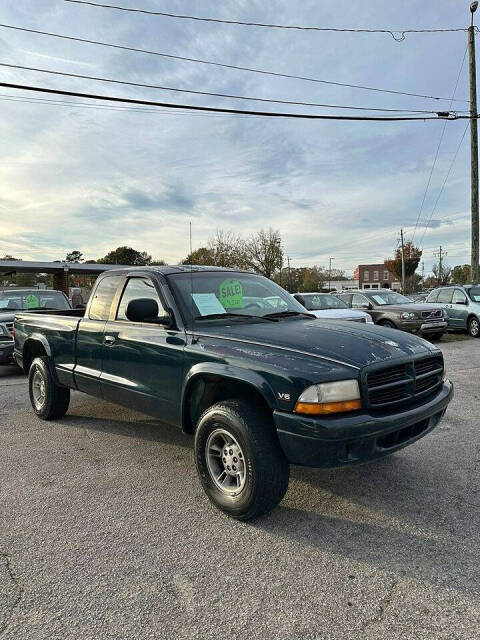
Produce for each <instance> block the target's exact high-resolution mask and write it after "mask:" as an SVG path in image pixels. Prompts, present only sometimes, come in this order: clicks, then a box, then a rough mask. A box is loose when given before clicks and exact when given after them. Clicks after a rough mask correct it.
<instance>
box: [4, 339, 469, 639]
mask: <svg viewBox="0 0 480 640" xmlns="http://www.w3.org/2000/svg"><path fill="white" fill-rule="evenodd" d="M438 344H439V346H440V347H441V348H442V350H443V352H444V354H445V359H446V362H447V367H448V374H449V377H450V378H451V379H452V380H453V382H454V383H455V399H454V401H453V402H452V404H451V405H450V407H449V409H448V412H447V415H446V417H445V419H444V421H443V423H442V424H441V425H440V426H439V427H438V428H437V429H436V430H435V431H434V432H433V433H432V434H430V435H428V436H427V437H425V438H424V439H422V440H421V441H419V442H418V443H416V444H415V445H413V446H411V447H409V448H407V449H404V450H403V451H401V452H399V453H397V454H396V455H394V456H391V457H390V458H386V459H384V460H382V461H380V462H376V463H373V464H370V465H366V466H362V467H356V468H350V469H341V470H328V471H325V470H316V469H303V468H298V467H297V468H293V469H292V479H291V483H290V488H289V491H288V493H287V495H286V497H285V498H284V500H283V502H282V504H281V505H280V507H279V508H277V509H276V510H275V511H274V512H273V513H271V514H270V515H268V516H267V517H264V518H262V519H260V520H258V521H255V522H253V523H239V522H236V521H233V520H231V519H229V518H227V517H226V516H224V515H223V514H221V513H219V512H218V511H216V510H215V509H214V508H213V507H212V506H210V504H209V503H208V501H207V499H206V497H205V496H204V494H203V492H202V490H201V488H200V485H199V483H198V481H197V478H196V474H195V470H194V465H193V461H192V441H191V438H190V437H187V436H183V435H182V434H181V433H179V432H178V431H176V430H174V429H172V428H170V427H165V426H162V425H159V424H158V423H157V422H156V421H155V420H153V419H151V418H148V417H145V416H143V415H141V414H138V413H134V412H130V411H128V410H124V409H121V408H118V407H115V406H113V405H109V404H106V403H102V402H100V401H98V400H95V399H93V398H89V397H87V396H84V395H81V394H74V395H73V398H72V403H71V406H70V410H69V413H68V414H67V416H66V417H65V418H63V419H62V420H60V421H58V422H55V423H46V422H42V421H40V420H38V419H37V418H36V417H35V416H34V415H33V413H32V411H31V410H30V406H29V402H28V393H27V387H26V380H25V378H24V377H23V376H21V375H20V374H19V373H18V372H17V370H16V369H15V368H13V367H1V368H0V434H1V440H0V442H1V446H0V507H1V511H0V518H1V519H0V639H1V640H7V639H8V640H12V639H15V640H17V639H25V640H36V639H40V638H41V639H47V638H48V639H57V638H58V639H62V640H65V639H69V638H75V639H81V640H88V639H95V640H98V639H103V638H112V639H113V638H115V639H119V638H135V639H143V638H155V639H163V638H165V639H174V638H175V639H176V638H179V639H187V638H202V639H206V638H215V639H217V638H218V639H220V638H222V639H223V638H229V639H230V640H234V639H236V638H242V639H245V638H248V639H256V638H262V639H266V638H312V639H313V638H318V639H328V640H332V639H342V640H349V639H352V640H353V639H357V638H365V639H367V640H368V639H372V640H373V639H378V640H380V639H382V640H383V639H386V638H388V639H402V640H403V639H412V640H413V639H415V640H418V639H422V638H428V639H429V640H436V639H443V638H445V639H448V640H452V639H456V638H458V639H461V640H469V639H472V640H474V639H475V640H478V638H479V637H480V561H479V559H480V534H479V530H480V516H479V514H480V509H479V507H480V482H479V480H480V477H479V476H480V473H479V472H480V436H479V433H480V430H479V423H480V403H479V398H480V340H472V339H458V340H457V339H455V338H453V339H452V338H449V339H448V341H445V342H443V341H442V342H441V343H438Z"/></svg>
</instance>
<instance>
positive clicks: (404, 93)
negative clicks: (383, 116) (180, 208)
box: [0, 23, 469, 102]
mask: <svg viewBox="0 0 480 640" xmlns="http://www.w3.org/2000/svg"><path fill="white" fill-rule="evenodd" d="M0 28H3V29H12V30H15V31H23V32H26V33H35V34H37V35H43V36H49V37H51V38H61V39H63V40H71V41H73V42H83V43H86V44H94V45H97V46H101V47H110V48H113V49H120V50H123V51H132V52H135V53H144V54H147V55H152V56H160V57H162V58H170V59H173V60H182V61H184V62H194V63H198V64H206V65H211V66H215V67H223V68H225V69H233V70H236V71H246V72H249V73H259V74H262V75H268V76H275V77H278V78H289V79H293V80H303V81H305V82H316V83H319V84H327V85H333V86H337V87H346V88H349V89H361V90H363V91H375V92H378V93H390V94H394V95H400V96H409V97H412V98H423V99H426V100H453V98H445V97H441V96H430V95H426V94H422V93H412V92H408V91H395V90H393V89H382V88H379V87H370V86H366V85H360V84H350V83H346V82H334V81H333V80H322V79H320V78H312V77H308V76H296V75H293V74H289V73H280V72H277V71H268V70H266V69H255V68H253V67H243V66H239V65H234V64H226V63H223V62H215V61H212V60H202V59H200V58H188V57H185V56H178V55H173V54H170V53H162V52H160V51H151V50H149V49H138V48H135V47H128V46H126V45H120V44H113V43H111V42H102V41H100V40H89V39H87V38H77V37H74V36H67V35H64V34H60V33H52V32H49V31H39V30H37V29H28V28H26V27H17V26H14V25H10V24H1V23H0ZM454 101H455V102H469V101H468V100H464V99H459V98H456V99H455V100H454Z"/></svg>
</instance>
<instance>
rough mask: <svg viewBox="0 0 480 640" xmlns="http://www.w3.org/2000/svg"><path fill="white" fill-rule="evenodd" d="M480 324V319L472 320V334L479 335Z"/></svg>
mask: <svg viewBox="0 0 480 640" xmlns="http://www.w3.org/2000/svg"><path fill="white" fill-rule="evenodd" d="M479 328H480V325H479V324H478V320H470V333H471V334H472V336H478V330H479Z"/></svg>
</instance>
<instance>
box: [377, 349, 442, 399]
mask: <svg viewBox="0 0 480 640" xmlns="http://www.w3.org/2000/svg"><path fill="white" fill-rule="evenodd" d="M442 376H443V356H442V355H438V356H432V357H429V358H421V359H419V360H415V361H413V362H406V363H404V364H400V365H396V366H393V367H385V368H384V369H376V370H374V371H372V372H369V373H367V376H366V396H367V402H368V404H369V406H370V407H372V408H383V407H386V406H388V405H391V404H395V403H408V402H413V401H415V400H416V399H417V398H420V397H422V396H424V395H428V394H429V393H433V392H434V391H435V390H436V389H438V388H439V386H440V384H441V383H442Z"/></svg>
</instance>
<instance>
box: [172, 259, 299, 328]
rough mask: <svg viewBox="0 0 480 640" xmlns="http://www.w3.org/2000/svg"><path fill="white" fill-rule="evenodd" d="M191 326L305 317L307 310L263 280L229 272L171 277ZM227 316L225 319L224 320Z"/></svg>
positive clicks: (279, 288) (185, 316)
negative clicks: (267, 318) (210, 321)
mask: <svg viewBox="0 0 480 640" xmlns="http://www.w3.org/2000/svg"><path fill="white" fill-rule="evenodd" d="M167 279H168V281H169V283H170V284H171V286H172V288H173V291H174V294H175V297H176V298H177V302H178V304H179V306H180V308H181V310H182V313H183V316H184V318H185V319H186V322H187V324H188V325H191V323H192V318H193V319H194V320H195V321H206V320H209V319H211V320H212V321H215V322H225V321H229V322H232V321H237V320H238V321H242V320H243V321H245V320H247V319H248V318H250V319H253V320H255V321H258V319H259V318H260V317H266V316H269V315H270V316H272V315H273V316H274V317H277V318H278V317H281V316H282V315H284V316H285V317H290V316H292V317H293V316H297V315H298V316H305V314H306V312H305V308H304V307H302V305H301V304H300V303H298V302H297V301H296V300H295V299H294V298H293V296H291V295H290V294H289V293H287V292H286V291H285V290H284V289H282V288H281V287H279V286H278V285H277V284H275V282H272V280H269V279H268V278H264V277H263V276H259V275H255V274H251V273H242V272H229V271H192V272H191V273H190V272H188V271H187V272H183V273H175V274H170V275H168V276H167ZM222 316H224V317H222Z"/></svg>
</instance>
